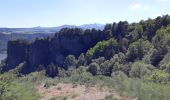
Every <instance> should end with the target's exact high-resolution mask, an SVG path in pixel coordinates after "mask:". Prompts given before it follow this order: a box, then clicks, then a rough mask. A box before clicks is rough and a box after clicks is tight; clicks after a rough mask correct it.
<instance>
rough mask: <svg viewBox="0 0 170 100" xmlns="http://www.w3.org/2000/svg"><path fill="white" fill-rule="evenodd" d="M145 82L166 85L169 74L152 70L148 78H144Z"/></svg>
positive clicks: (169, 77) (169, 78)
mask: <svg viewBox="0 0 170 100" xmlns="http://www.w3.org/2000/svg"><path fill="white" fill-rule="evenodd" d="M145 78H146V80H149V81H153V82H156V83H167V82H168V81H169V80H170V74H168V73H166V72H164V71H162V70H158V69H156V70H154V71H152V73H151V74H150V75H149V76H146V77H145Z"/></svg>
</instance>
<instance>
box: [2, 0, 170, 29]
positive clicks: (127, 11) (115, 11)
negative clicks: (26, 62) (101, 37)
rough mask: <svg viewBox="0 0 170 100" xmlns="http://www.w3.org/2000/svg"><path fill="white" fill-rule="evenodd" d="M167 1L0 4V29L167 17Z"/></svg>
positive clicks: (22, 0) (10, 0)
mask: <svg viewBox="0 0 170 100" xmlns="http://www.w3.org/2000/svg"><path fill="white" fill-rule="evenodd" d="M169 4H170V0H0V27H36V26H42V27H53V26H60V25H64V24H70V25H82V24H88V23H101V24H105V23H112V22H118V21H120V20H121V21H124V20H127V21H129V22H138V21H140V20H141V19H147V18H155V17H156V16H158V15H163V14H170V6H169Z"/></svg>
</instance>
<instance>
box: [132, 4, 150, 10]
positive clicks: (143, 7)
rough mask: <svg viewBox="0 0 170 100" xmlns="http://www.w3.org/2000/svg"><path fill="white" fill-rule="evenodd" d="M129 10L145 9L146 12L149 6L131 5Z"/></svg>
mask: <svg viewBox="0 0 170 100" xmlns="http://www.w3.org/2000/svg"><path fill="white" fill-rule="evenodd" d="M129 8H131V9H144V10H148V9H149V6H148V5H143V4H141V3H136V4H131V5H129Z"/></svg>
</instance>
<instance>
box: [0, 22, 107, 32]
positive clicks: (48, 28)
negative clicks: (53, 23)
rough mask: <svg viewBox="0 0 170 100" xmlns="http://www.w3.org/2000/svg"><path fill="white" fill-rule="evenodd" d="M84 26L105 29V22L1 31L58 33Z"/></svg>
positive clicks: (1, 30) (3, 30) (0, 29)
mask: <svg viewBox="0 0 170 100" xmlns="http://www.w3.org/2000/svg"><path fill="white" fill-rule="evenodd" d="M76 27H79V28H82V29H84V30H85V29H92V28H95V29H100V30H103V28H104V25H103V24H96V23H95V24H84V25H80V26H76V25H62V26H58V27H40V26H38V27H33V28H0V33H4V34H11V33H12V34H16V33H17V34H37V33H40V34H51V33H56V32H58V31H60V30H61V29H62V28H76Z"/></svg>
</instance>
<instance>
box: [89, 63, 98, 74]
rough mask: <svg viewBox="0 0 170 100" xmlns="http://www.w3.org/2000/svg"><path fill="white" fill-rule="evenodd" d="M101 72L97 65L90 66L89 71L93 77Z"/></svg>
mask: <svg viewBox="0 0 170 100" xmlns="http://www.w3.org/2000/svg"><path fill="white" fill-rule="evenodd" d="M99 70H100V67H99V65H98V64H97V63H91V64H90V65H89V69H88V71H89V72H90V73H91V74H92V75H97V74H99Z"/></svg>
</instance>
